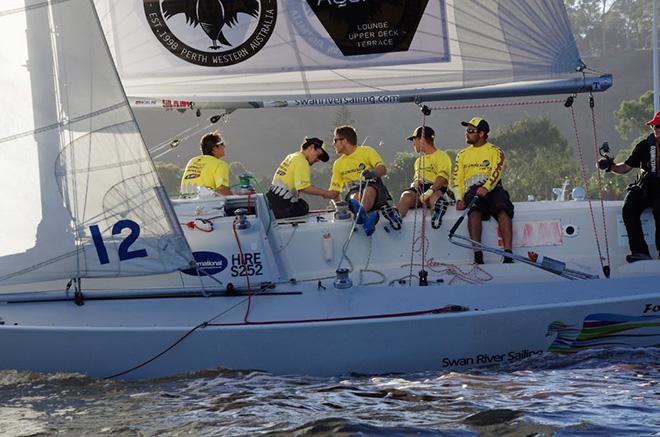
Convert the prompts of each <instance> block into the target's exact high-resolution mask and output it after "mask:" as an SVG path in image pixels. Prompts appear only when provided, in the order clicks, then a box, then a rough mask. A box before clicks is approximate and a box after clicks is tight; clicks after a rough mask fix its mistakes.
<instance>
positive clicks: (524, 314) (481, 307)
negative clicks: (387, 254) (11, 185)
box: [0, 262, 660, 379]
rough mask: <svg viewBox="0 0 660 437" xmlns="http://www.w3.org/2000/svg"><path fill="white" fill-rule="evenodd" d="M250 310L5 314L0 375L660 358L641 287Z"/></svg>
mask: <svg viewBox="0 0 660 437" xmlns="http://www.w3.org/2000/svg"><path fill="white" fill-rule="evenodd" d="M654 263H655V262H654ZM249 305H250V308H249V311H248V299H247V297H246V296H233V297H227V296H217V297H185V298H158V299H154V298H152V299H127V300H116V299H112V300H106V299H99V300H97V299H96V298H95V297H94V298H88V299H87V301H86V303H85V305H82V306H76V305H73V304H72V303H71V302H70V301H59V302H42V303H36V302H29V303H10V304H7V305H5V306H3V307H2V309H0V314H1V315H2V319H3V322H4V325H2V326H0V350H3V351H5V352H4V353H3V354H2V355H1V356H0V367H1V368H13V369H20V370H32V371H40V372H79V373H83V374H87V375H90V376H94V377H101V378H103V377H110V376H113V375H118V376H119V377H121V378H127V379H134V378H153V377H160V376H167V375H172V374H177V373H185V372H190V371H196V370H202V369H208V368H216V367H223V368H232V369H259V370H265V371H269V372H273V373H277V374H307V375H338V374H344V373H348V372H353V373H362V374H382V373H400V372H413V371H423V370H455V369H462V368H468V367H481V366H488V365H500V364H503V365H506V364H507V363H511V362H514V361H519V360H521V359H525V358H529V357H541V356H542V355H543V354H544V353H547V352H549V351H556V352H559V353H574V352H578V351H580V350H582V349H585V348H611V347H654V346H658V345H660V289H659V288H658V285H657V282H656V284H653V285H651V284H649V282H648V281H645V280H640V279H632V280H595V281H571V282H566V283H563V284H561V286H559V285H558V284H557V286H547V285H546V286H544V285H543V284H508V285H496V286H490V287H484V286H480V285H478V286H475V285H467V286H460V287H458V286H457V287H447V286H442V285H440V286H432V287H389V288H387V287H354V288H352V289H348V290H336V289H333V288H329V289H326V290H322V289H321V290H316V287H313V288H312V287H310V286H305V287H300V288H299V289H298V290H297V291H296V292H292V293H287V292H281V293H280V292H275V293H269V294H267V295H256V296H252V298H251V299H250V302H249ZM275 315H276V316H275ZM215 316H218V317H216V318H214V317H215ZM245 319H247V322H246V321H245ZM599 321H600V322H599ZM205 322H209V323H208V325H206V324H205ZM589 323H591V324H592V325H593V324H594V323H595V324H596V328H593V327H591V328H590V327H589V326H588V325H589ZM195 327H197V329H195ZM150 360H151V361H150ZM136 366H138V367H137V368H135V367H136ZM133 368H135V369H134V370H132V371H129V370H130V369H133ZM126 371H129V372H128V373H123V372H126Z"/></svg>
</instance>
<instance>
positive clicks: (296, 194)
mask: <svg viewBox="0 0 660 437" xmlns="http://www.w3.org/2000/svg"><path fill="white" fill-rule="evenodd" d="M328 159H330V157H329V156H328V152H327V151H326V149H325V144H323V141H321V140H320V139H318V138H307V137H305V141H304V142H303V143H302V144H301V145H300V150H299V151H298V152H295V153H291V154H289V155H287V156H286V158H284V161H282V163H281V164H280V165H279V167H277V170H276V171H275V175H274V176H273V182H271V185H270V188H269V189H268V193H266V197H267V198H268V202H269V203H270V207H271V208H272V210H273V214H274V215H275V218H278V219H280V218H287V217H300V216H303V215H305V214H307V213H308V212H309V205H308V204H307V202H306V201H305V200H304V199H301V198H300V193H305V194H311V195H312V196H321V197H323V198H324V199H334V198H335V193H334V192H332V191H330V190H324V189H323V188H318V187H315V186H313V185H312V177H311V171H310V167H311V166H312V165H314V163H316V162H318V161H323V162H328Z"/></svg>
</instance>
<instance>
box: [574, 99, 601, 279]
mask: <svg viewBox="0 0 660 437" xmlns="http://www.w3.org/2000/svg"><path fill="white" fill-rule="evenodd" d="M571 118H572V119H573V130H574V131H575V141H576V143H577V149H578V156H579V157H580V172H581V174H582V179H583V180H584V186H585V187H587V190H588V188H589V180H588V179H587V171H586V168H585V166H584V155H583V154H582V145H581V144H580V135H579V133H578V127H577V121H576V120H575V109H573V106H571ZM587 203H588V204H589V215H590V216H591V224H592V226H593V230H594V238H595V240H596V248H597V250H598V261H599V262H600V267H601V268H602V267H603V254H602V251H601V250H600V239H599V238H598V229H597V228H596V219H595V216H594V208H593V205H592V204H591V197H590V196H589V192H588V191H587Z"/></svg>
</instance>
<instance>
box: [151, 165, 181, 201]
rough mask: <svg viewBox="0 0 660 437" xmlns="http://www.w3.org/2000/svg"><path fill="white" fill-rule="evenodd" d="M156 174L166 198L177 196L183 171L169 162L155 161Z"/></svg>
mask: <svg viewBox="0 0 660 437" xmlns="http://www.w3.org/2000/svg"><path fill="white" fill-rule="evenodd" d="M154 164H155V165H156V172H157V173H158V177H159V178H160V181H161V183H162V184H163V186H164V187H165V191H166V192H167V195H168V196H178V195H179V186H180V185H181V176H182V175H183V169H181V168H179V167H177V165H176V164H172V163H170V162H162V161H156V162H155V163H154Z"/></svg>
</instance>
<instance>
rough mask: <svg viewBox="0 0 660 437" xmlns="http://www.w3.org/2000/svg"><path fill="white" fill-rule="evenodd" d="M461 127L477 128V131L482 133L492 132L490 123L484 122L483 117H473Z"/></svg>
mask: <svg viewBox="0 0 660 437" xmlns="http://www.w3.org/2000/svg"><path fill="white" fill-rule="evenodd" d="M461 125H463V126H470V125H472V126H474V127H476V128H477V130H480V131H482V132H486V133H488V132H490V126H488V122H487V121H486V120H484V119H483V118H481V117H472V118H471V119H470V121H461Z"/></svg>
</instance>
